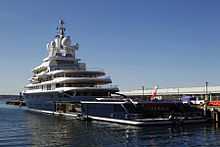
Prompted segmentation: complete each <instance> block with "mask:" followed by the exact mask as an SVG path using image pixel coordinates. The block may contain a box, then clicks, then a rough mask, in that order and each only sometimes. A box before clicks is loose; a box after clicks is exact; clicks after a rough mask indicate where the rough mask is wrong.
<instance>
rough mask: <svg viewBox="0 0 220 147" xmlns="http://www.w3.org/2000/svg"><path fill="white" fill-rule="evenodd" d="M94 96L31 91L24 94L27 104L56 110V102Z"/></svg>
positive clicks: (75, 100) (85, 98)
mask: <svg viewBox="0 0 220 147" xmlns="http://www.w3.org/2000/svg"><path fill="white" fill-rule="evenodd" d="M94 99H95V97H92V96H71V97H70V96H66V95H64V94H62V93H57V92H54V93H30V94H24V100H25V103H26V106H27V107H28V108H31V109H37V110H47V111H56V103H59V102H74V103H78V102H80V101H82V100H94Z"/></svg>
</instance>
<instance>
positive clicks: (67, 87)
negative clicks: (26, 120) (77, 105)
mask: <svg viewBox="0 0 220 147" xmlns="http://www.w3.org/2000/svg"><path fill="white" fill-rule="evenodd" d="M65 30H66V29H65V27H64V22H63V20H60V21H59V25H58V27H57V35H56V36H55V38H54V39H53V40H52V41H51V42H50V43H48V44H47V50H48V56H47V57H46V58H45V59H43V62H42V63H41V64H40V65H39V66H37V67H35V68H34V69H33V76H32V77H31V78H30V83H29V84H28V85H26V86H25V88H26V90H25V91H24V92H23V94H24V97H25V99H26V103H27V106H29V107H32V108H35V106H37V107H36V109H45V108H46V109H48V110H51V109H52V108H53V107H54V106H49V105H50V104H54V103H55V102H57V101H75V100H78V98H79V99H81V98H82V99H85V98H88V97H89V98H91V97H108V96H111V94H112V93H115V92H118V91H119V89H118V88H117V86H112V85H111V83H112V80H111V78H110V76H107V75H106V73H105V72H104V71H103V70H87V68H86V64H85V63H82V62H80V59H78V58H77V57H76V51H77V50H78V49H79V44H78V43H74V44H72V41H71V38H70V36H66V35H65ZM45 102H46V105H47V106H48V107H43V104H44V103H45ZM35 104H36V105H35ZM52 110H54V109H52Z"/></svg>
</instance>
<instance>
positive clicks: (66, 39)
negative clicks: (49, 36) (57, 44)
mask: <svg viewBox="0 0 220 147" xmlns="http://www.w3.org/2000/svg"><path fill="white" fill-rule="evenodd" d="M62 45H63V46H70V45H71V39H70V36H67V37H64V38H63V39H62Z"/></svg>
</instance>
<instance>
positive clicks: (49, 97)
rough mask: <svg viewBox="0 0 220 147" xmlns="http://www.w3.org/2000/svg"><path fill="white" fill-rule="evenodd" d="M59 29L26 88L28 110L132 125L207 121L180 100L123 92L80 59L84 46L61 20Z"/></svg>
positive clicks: (24, 92)
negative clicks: (136, 98) (137, 98)
mask: <svg viewBox="0 0 220 147" xmlns="http://www.w3.org/2000/svg"><path fill="white" fill-rule="evenodd" d="M57 30H58V32H57V35H56V36H55V38H54V40H52V41H51V42H50V43H48V44H47V49H48V56H47V57H46V58H45V59H44V60H43V62H42V64H40V65H39V66H37V67H35V68H34V69H33V76H32V77H31V78H30V84H28V85H26V90H24V91H23V96H24V99H25V103H26V105H27V107H28V109H29V110H33V111H37V112H45V113H52V114H62V115H67V116H76V117H77V118H83V119H84V118H86V119H93V120H102V121H108V122H116V123H122V124H129V125H155V124H157V125H161V124H177V123H178V124H179V123H196V122H204V121H206V119H204V118H203V117H201V116H197V115H196V116H194V113H192V112H193V111H191V109H189V107H186V106H185V105H184V104H182V103H180V102H179V103H176V102H163V101H133V100H132V99H131V98H128V97H126V96H124V95H121V94H118V93H117V92H118V91H119V89H118V87H116V86H111V85H110V84H111V83H112V80H111V78H110V77H109V76H106V73H105V72H104V71H103V70H87V69H86V64H85V63H82V62H80V59H78V58H76V51H77V50H78V49H79V44H78V43H75V44H72V41H71V39H70V37H69V36H65V28H64V22H63V21H62V20H60V22H59V26H58V28H57ZM112 94H118V95H120V96H124V97H123V98H120V99H119V98H118V97H112V96H111V95H112ZM183 109H184V110H186V111H184V113H182V110H183ZM189 110H190V111H189ZM174 112H175V113H174ZM195 113H198V112H197V111H196V112H195ZM180 114H181V115H180Z"/></svg>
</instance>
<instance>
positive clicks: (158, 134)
mask: <svg viewBox="0 0 220 147" xmlns="http://www.w3.org/2000/svg"><path fill="white" fill-rule="evenodd" d="M0 146H16V147H17V146H22V147H23V146H75V147H102V146H106V147H139V146H140V147H145V146H146V147H160V146H161V147H196V146H207V147H208V146H220V128H218V126H216V125H207V124H206V125H205V124H199V125H190V126H185V127H167V126H166V127H142V128H141V127H131V126H130V127H129V126H125V125H118V124H110V123H103V122H84V121H79V120H72V119H70V118H63V117H58V116H51V115H45V114H44V115H43V114H39V113H33V112H28V111H26V110H22V109H19V108H17V107H14V106H6V105H5V104H3V102H1V101H0Z"/></svg>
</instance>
